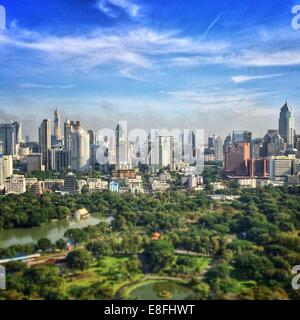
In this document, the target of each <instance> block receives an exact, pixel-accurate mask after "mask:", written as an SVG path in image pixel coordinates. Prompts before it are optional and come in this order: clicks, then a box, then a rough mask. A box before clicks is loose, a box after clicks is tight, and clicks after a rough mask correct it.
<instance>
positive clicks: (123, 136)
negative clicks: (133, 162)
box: [116, 123, 129, 169]
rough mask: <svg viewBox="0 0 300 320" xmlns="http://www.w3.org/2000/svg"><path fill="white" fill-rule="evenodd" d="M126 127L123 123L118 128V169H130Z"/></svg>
mask: <svg viewBox="0 0 300 320" xmlns="http://www.w3.org/2000/svg"><path fill="white" fill-rule="evenodd" d="M125 130H126V129H125V128H124V127H123V126H122V124H121V123H119V124H118V125H117V128H116V165H117V169H129V167H128V140H127V133H126V131H125Z"/></svg>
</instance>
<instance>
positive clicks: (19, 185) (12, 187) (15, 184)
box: [4, 174, 26, 194]
mask: <svg viewBox="0 0 300 320" xmlns="http://www.w3.org/2000/svg"><path fill="white" fill-rule="evenodd" d="M4 188H5V194H21V193H25V192H26V181H25V177H24V176H22V175H17V174H14V175H12V176H11V177H10V178H7V179H6V180H5V183H4Z"/></svg>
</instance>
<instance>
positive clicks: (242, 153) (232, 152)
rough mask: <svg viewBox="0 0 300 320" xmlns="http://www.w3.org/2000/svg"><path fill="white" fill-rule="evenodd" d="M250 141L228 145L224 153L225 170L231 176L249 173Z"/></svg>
mask: <svg viewBox="0 0 300 320" xmlns="http://www.w3.org/2000/svg"><path fill="white" fill-rule="evenodd" d="M249 162H250V143H238V144H234V145H228V146H227V148H226V153H225V172H226V174H227V175H232V176H247V175H249Z"/></svg>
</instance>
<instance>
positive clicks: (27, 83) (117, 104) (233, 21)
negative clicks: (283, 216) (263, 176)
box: [0, 0, 300, 139]
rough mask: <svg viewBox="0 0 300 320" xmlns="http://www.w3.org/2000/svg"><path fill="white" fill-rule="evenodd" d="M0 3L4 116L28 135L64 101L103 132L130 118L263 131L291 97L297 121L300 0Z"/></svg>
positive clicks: (68, 111)
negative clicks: (298, 8) (295, 10)
mask: <svg viewBox="0 0 300 320" xmlns="http://www.w3.org/2000/svg"><path fill="white" fill-rule="evenodd" d="M1 4H2V5H3V6H5V8H6V12H7V29H6V30H1V31H0V54H1V61H0V65H1V68H0V79H1V81H0V109H1V115H0V122H8V121H10V120H13V121H19V122H22V124H23V128H24V133H25V134H29V135H30V136H31V137H32V138H35V139H37V130H36V128H37V127H38V126H39V124H40V122H41V120H42V119H43V118H46V117H48V118H52V114H53V111H54V110H55V109H56V108H58V109H59V110H60V112H61V116H62V119H64V118H67V117H68V118H71V119H81V122H82V125H83V126H84V127H86V128H93V129H96V130H97V129H101V128H104V127H110V128H115V125H116V123H117V122H118V121H121V120H127V121H128V122H129V126H130V127H137V126H138V127H143V128H146V129H149V128H161V127H167V128H174V127H179V128H182V127H186V128H193V127H196V128H203V129H204V130H205V132H206V135H210V134H212V133H213V132H215V131H218V133H219V134H221V135H223V136H225V135H227V134H228V132H231V131H232V130H239V129H247V130H251V131H252V132H253V134H254V135H255V136H262V135H264V134H265V132H266V129H274V128H277V125H278V109H279V108H280V107H281V106H282V105H283V104H284V102H285V101H286V100H287V101H288V103H289V105H290V106H291V107H292V108H293V112H294V114H295V118H296V121H295V123H296V129H299V126H298V123H299V121H300V114H299V102H300V93H299V92H300V90H299V71H300V68H299V65H300V58H299V57H300V41H299V38H300V31H299V30H294V29H293V28H292V27H291V20H292V14H291V9H292V7H293V5H295V4H296V1H283V0H277V1H271V0H267V1H264V3H260V4H259V5H258V4H257V3H253V1H250V0H246V1H241V0H239V1H225V2H220V1H218V2H214V3H211V2H208V1H194V0H189V1H184V2H179V1H176V2H174V1H173V2H172V3H170V2H168V1H151V2H150V1H133V0H100V1H99V0H98V1H96V0H89V1H70V0H65V1H57V0H55V1H52V2H51V4H50V3H48V4H44V3H43V4H41V3H40V2H39V1H36V0H34V1H29V0H25V1H22V3H20V2H19V1H16V0H13V1H11V0H10V1H6V0H2V1H1ZM233 5H234V6H233ZM62 12H63V15H62ZM45 16H47V19H45ZM62 16H63V17H64V19H63V20H62Z"/></svg>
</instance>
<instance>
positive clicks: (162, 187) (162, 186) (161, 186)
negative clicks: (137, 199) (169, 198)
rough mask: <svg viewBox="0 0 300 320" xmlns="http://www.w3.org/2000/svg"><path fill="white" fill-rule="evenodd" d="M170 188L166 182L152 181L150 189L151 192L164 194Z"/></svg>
mask: <svg viewBox="0 0 300 320" xmlns="http://www.w3.org/2000/svg"><path fill="white" fill-rule="evenodd" d="M170 188H171V185H170V183H168V182H167V181H159V180H156V179H155V180H153V181H152V184H151V189H152V191H153V192H165V191H167V190H169V189H170Z"/></svg>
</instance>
